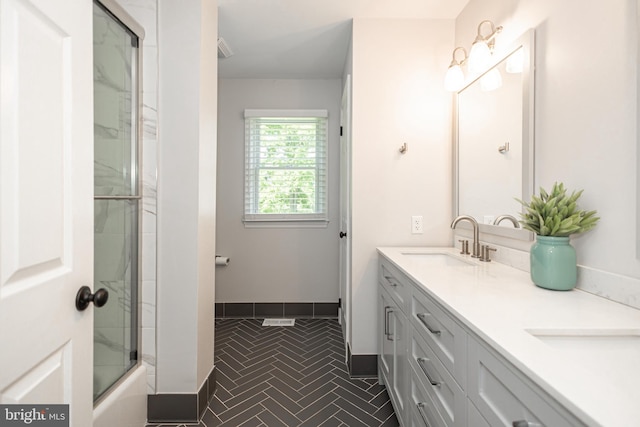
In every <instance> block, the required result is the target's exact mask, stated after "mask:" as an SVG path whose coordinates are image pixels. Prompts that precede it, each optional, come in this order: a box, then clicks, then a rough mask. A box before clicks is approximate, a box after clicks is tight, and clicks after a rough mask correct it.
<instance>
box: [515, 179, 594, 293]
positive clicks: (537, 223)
mask: <svg viewBox="0 0 640 427" xmlns="http://www.w3.org/2000/svg"><path fill="white" fill-rule="evenodd" d="M583 191H584V190H580V191H573V192H572V193H571V195H568V194H567V190H566V189H565V187H564V184H562V183H557V182H556V183H554V184H553V188H552V189H551V192H547V191H545V190H544V189H543V188H542V187H541V188H540V195H539V196H536V195H533V196H531V201H530V202H529V203H527V202H524V201H522V200H520V199H516V200H518V202H520V203H521V204H522V206H524V208H525V209H524V211H523V212H522V213H520V216H521V218H522V220H521V221H520V223H521V224H522V226H523V228H525V229H527V230H530V231H533V232H534V233H535V234H536V242H535V243H534V244H533V246H531V255H530V260H531V280H533V283H535V284H536V285H537V286H540V287H542V288H546V289H553V290H563V291H566V290H570V289H573V288H574V287H575V285H576V281H577V264H576V251H575V249H574V248H573V247H572V246H571V244H570V243H569V236H571V235H572V234H578V233H583V232H585V231H588V230H591V229H592V228H593V227H595V226H596V224H597V223H598V220H599V219H600V218H599V217H597V216H596V213H597V212H596V211H595V210H593V211H585V210H582V209H579V207H578V204H577V202H578V199H579V198H580V196H581V195H582V192H583Z"/></svg>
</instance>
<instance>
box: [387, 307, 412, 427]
mask: <svg viewBox="0 0 640 427" xmlns="http://www.w3.org/2000/svg"><path fill="white" fill-rule="evenodd" d="M390 320H391V325H390V327H391V330H392V336H391V340H392V343H393V367H392V369H393V373H392V374H391V378H392V380H391V381H392V385H391V387H393V395H394V396H395V397H396V405H397V407H396V408H395V409H396V416H397V417H398V418H399V419H400V420H401V424H402V425H405V424H406V423H404V422H402V421H404V420H405V419H406V417H407V415H406V412H407V409H406V401H407V394H408V393H409V363H408V359H407V336H408V334H407V332H408V329H407V318H406V317H405V316H404V314H403V313H402V311H400V310H399V309H397V308H395V309H393V310H392V312H391V314H390Z"/></svg>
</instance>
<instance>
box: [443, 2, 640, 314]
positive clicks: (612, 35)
mask: <svg viewBox="0 0 640 427" xmlns="http://www.w3.org/2000/svg"><path fill="white" fill-rule="evenodd" d="M484 19H491V20H493V21H494V22H495V24H496V25H502V26H504V31H503V33H502V34H500V35H499V36H498V39H497V44H498V45H500V44H503V43H504V44H507V43H509V42H510V41H512V40H514V39H515V38H517V37H518V36H519V35H520V34H522V33H524V32H525V31H526V30H527V29H529V28H534V29H535V33H536V59H535V62H536V64H535V65H536V70H535V73H536V80H535V83H536V91H535V103H536V108H535V183H536V192H537V191H538V187H540V186H543V187H545V188H549V187H551V185H552V184H553V183H554V182H555V181H562V182H564V183H565V184H566V186H567V187H568V188H570V189H584V190H585V191H584V194H583V196H582V198H581V206H582V207H583V208H585V209H597V210H598V213H599V215H600V216H601V217H602V219H601V220H600V223H599V225H598V226H597V227H596V228H595V229H594V230H592V231H590V232H588V233H586V234H584V235H581V236H578V237H574V238H572V244H573V245H574V246H575V248H576V250H577V254H578V264H579V265H580V268H579V278H578V286H579V287H580V288H583V289H585V290H588V291H591V292H594V293H597V294H600V295H603V296H606V297H608V298H611V299H614V300H617V301H620V302H623V303H625V304H629V305H632V306H635V307H639V308H640V262H639V261H638V253H637V250H636V245H637V241H638V237H639V236H638V230H637V228H636V218H637V215H638V212H637V210H636V200H637V197H638V188H637V185H636V175H637V168H638V164H637V134H636V127H637V122H636V101H637V83H636V72H637V64H636V60H637V53H636V52H637V40H638V34H637V30H638V28H637V23H636V1H635V0H626V1H622V0H619V1H615V2H613V3H611V2H610V3H602V2H578V1H564V2H558V1H553V0H545V1H539V0H519V1H518V0H471V1H470V2H469V4H468V5H467V7H466V8H465V9H464V10H463V11H462V13H461V14H460V15H459V17H458V18H457V20H456V42H457V43H456V45H457V46H466V47H467V48H468V47H469V46H470V44H471V43H472V41H473V40H474V38H475V34H476V28H477V26H478V24H479V23H480V21H482V20H484ZM443 64H445V65H446V62H443Z"/></svg>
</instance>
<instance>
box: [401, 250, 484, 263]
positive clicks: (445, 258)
mask: <svg viewBox="0 0 640 427" xmlns="http://www.w3.org/2000/svg"><path fill="white" fill-rule="evenodd" d="M402 255H403V256H405V257H408V258H409V259H412V260H414V261H416V262H419V263H424V264H426V265H435V266H442V267H445V266H447V267H464V266H466V267H475V264H473V263H472V262H467V261H466V260H463V259H460V258H456V257H454V256H453V255H450V254H447V253H442V252H417V253H416V252H403V253H402Z"/></svg>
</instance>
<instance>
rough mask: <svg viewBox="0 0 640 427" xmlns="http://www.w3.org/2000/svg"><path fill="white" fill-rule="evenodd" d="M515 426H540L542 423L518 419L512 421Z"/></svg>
mask: <svg viewBox="0 0 640 427" xmlns="http://www.w3.org/2000/svg"><path fill="white" fill-rule="evenodd" d="M511 425H512V426H513V427H534V426H539V425H540V424H532V423H530V422H529V421H527V420H518V421H514V422H512V423H511Z"/></svg>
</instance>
